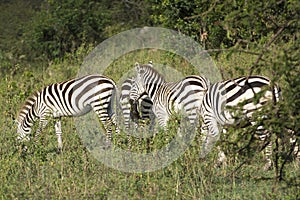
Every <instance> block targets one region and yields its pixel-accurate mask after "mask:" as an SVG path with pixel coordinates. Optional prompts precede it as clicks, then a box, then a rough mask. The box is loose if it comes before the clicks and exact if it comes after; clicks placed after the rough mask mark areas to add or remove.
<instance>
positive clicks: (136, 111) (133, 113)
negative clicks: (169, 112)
mask: <svg viewBox="0 0 300 200" xmlns="http://www.w3.org/2000/svg"><path fill="white" fill-rule="evenodd" d="M133 82H134V80H133V78H128V79H126V80H125V81H124V82H123V84H122V87H121V97H120V104H121V111H122V116H123V119H124V127H125V129H127V130H128V129H129V128H130V123H131V122H132V121H133V122H134V126H135V128H138V126H139V124H138V122H139V121H140V120H150V121H151V123H153V121H154V118H155V116H154V113H153V112H152V106H153V102H152V101H151V99H150V97H149V96H148V94H147V93H146V92H144V93H142V94H141V95H140V96H139V97H138V104H132V103H131V102H130V98H129V94H130V90H131V87H132V85H133Z"/></svg>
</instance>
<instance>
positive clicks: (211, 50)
mask: <svg viewBox="0 0 300 200" xmlns="http://www.w3.org/2000/svg"><path fill="white" fill-rule="evenodd" d="M222 51H236V52H242V53H247V54H252V55H257V56H258V55H260V54H259V53H256V52H253V51H247V50H243V49H207V50H204V52H205V53H209V52H222Z"/></svg>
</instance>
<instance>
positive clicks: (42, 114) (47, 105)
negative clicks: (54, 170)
mask: <svg viewBox="0 0 300 200" xmlns="http://www.w3.org/2000/svg"><path fill="white" fill-rule="evenodd" d="M135 68H136V76H135V77H133V78H129V79H127V80H125V81H124V82H123V84H122V87H121V95H120V98H119V97H118V95H119V94H118V89H117V86H116V84H115V82H114V81H113V80H112V79H110V78H108V77H105V76H102V75H87V76H83V77H80V78H77V79H71V80H68V81H65V82H61V83H54V84H51V85H48V86H46V87H45V88H43V89H42V90H41V91H38V92H36V93H34V94H33V95H32V96H31V97H29V98H28V99H27V100H26V101H25V103H24V105H23V107H22V108H21V110H20V112H19V115H18V118H17V122H18V129H17V133H18V140H29V139H30V137H29V135H30V133H31V128H32V126H33V124H34V122H35V121H36V120H39V126H38V129H37V131H36V134H35V137H37V136H38V135H39V134H40V133H41V131H42V130H43V129H44V128H45V127H46V125H47V122H48V118H49V117H53V118H56V122H55V132H56V135H57V139H58V148H59V149H61V148H62V139H61V134H62V130H61V122H60V118H61V117H64V116H71V117H75V116H81V115H84V114H86V113H88V112H89V111H91V110H93V111H94V112H95V113H96V114H97V116H98V118H99V120H100V122H101V123H102V124H103V126H104V128H105V130H106V146H107V147H109V146H110V145H111V135H112V132H113V129H115V132H116V133H119V132H120V130H119V125H118V122H117V121H118V120H116V114H118V113H115V112H114V109H113V108H114V101H117V103H116V104H117V106H120V107H121V111H122V113H121V115H122V116H123V119H124V120H123V121H124V127H125V129H127V130H128V129H130V124H131V122H133V123H134V127H135V128H137V127H139V119H149V120H150V121H151V123H152V122H154V121H156V120H157V122H158V124H159V126H161V127H163V128H164V129H165V130H166V129H167V123H168V121H169V118H170V116H171V115H172V114H174V113H178V112H183V113H184V114H185V115H186V116H187V118H188V121H189V123H190V125H191V126H193V125H195V124H196V123H195V122H196V120H199V118H198V117H201V118H202V121H203V122H202V124H201V138H203V141H202V148H201V155H200V156H201V157H205V156H206V155H207V153H209V151H210V149H211V147H212V146H213V144H214V143H215V142H216V141H217V140H218V138H219V137H220V127H222V126H224V125H230V124H235V123H238V122H239V120H240V119H241V118H247V119H251V116H252V114H253V113H254V111H257V110H259V109H261V108H262V106H264V105H266V104H267V102H271V101H273V102H275V103H276V102H277V101H278V100H279V99H280V88H279V87H278V86H277V85H271V82H270V80H269V79H268V78H266V77H263V76H246V77H240V78H237V79H233V80H227V81H223V82H217V83H214V84H211V83H210V82H209V80H208V79H207V78H205V77H204V76H199V75H190V76H187V77H184V78H183V79H182V80H180V81H177V82H167V81H166V80H165V78H164V77H163V75H161V74H160V73H159V72H158V71H156V70H155V69H154V68H153V65H152V62H149V63H148V64H144V65H140V64H138V63H136V64H135ZM240 105H241V106H240ZM229 107H230V108H237V107H239V108H241V109H239V111H240V112H239V117H237V116H236V114H235V112H234V111H233V110H231V109H227V108H229ZM241 116H242V117H241ZM250 122H251V124H255V121H253V122H252V121H251V120H250ZM257 132H258V133H259V136H260V138H261V139H262V140H264V139H265V138H266V137H268V133H267V132H266V131H264V130H263V127H260V128H258V130H257ZM128 138H129V141H128V145H130V135H128ZM271 150H272V144H271V143H269V145H268V146H267V148H266V160H267V165H268V167H270V166H271V158H270V156H271V152H272V151H271ZM297 151H298V149H297ZM298 157H300V153H299V152H298Z"/></svg>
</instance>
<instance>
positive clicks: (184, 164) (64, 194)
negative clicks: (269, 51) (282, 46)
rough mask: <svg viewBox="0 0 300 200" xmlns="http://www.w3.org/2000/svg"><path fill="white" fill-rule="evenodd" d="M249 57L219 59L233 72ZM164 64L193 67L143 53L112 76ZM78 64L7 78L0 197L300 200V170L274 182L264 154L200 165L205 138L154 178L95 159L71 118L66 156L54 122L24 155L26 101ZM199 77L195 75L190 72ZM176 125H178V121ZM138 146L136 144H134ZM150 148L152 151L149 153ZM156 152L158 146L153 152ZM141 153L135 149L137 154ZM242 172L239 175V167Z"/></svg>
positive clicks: (115, 67)
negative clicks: (20, 126)
mask: <svg viewBox="0 0 300 200" xmlns="http://www.w3.org/2000/svg"><path fill="white" fill-rule="evenodd" d="M237 59H240V62H238V63H240V65H242V66H241V68H243V67H245V68H246V67H247V66H245V61H244V57H243V56H236V57H235V58H234V59H233V60H234V61H233V60H231V61H230V60H229V61H228V60H226V59H225V58H224V57H220V58H219V59H218V60H216V63H217V64H222V63H223V66H225V67H224V68H226V70H225V71H227V72H228V75H226V76H231V75H232V76H236V75H238V72H232V74H230V73H229V70H227V69H232V68H231V66H233V65H236V63H234V62H237ZM149 60H152V61H153V62H154V63H164V64H168V65H169V66H171V67H177V68H176V69H178V70H182V73H183V74H185V75H187V74H189V69H190V65H189V64H188V63H187V62H186V61H184V60H183V59H182V58H178V57H176V56H170V55H166V54H162V53H161V52H157V53H155V52H151V53H149V52H138V53H137V54H128V55H126V56H124V57H122V58H120V59H118V60H116V61H115V62H114V63H113V64H112V65H111V67H110V68H108V69H107V71H106V72H105V74H107V75H109V76H110V77H112V78H113V79H114V80H115V81H118V80H119V78H120V77H121V74H124V73H126V72H127V70H128V69H129V68H131V67H133V64H134V63H135V62H136V61H138V62H140V63H146V62H148V61H149ZM78 69H79V64H73V65H68V62H59V63H56V64H53V65H51V66H50V67H48V68H47V69H45V70H38V69H37V70H36V71H29V70H24V71H22V70H20V71H22V73H17V74H6V75H5V76H3V77H1V85H0V94H1V98H0V108H1V118H0V124H1V127H2V134H1V137H0V143H1V145H0V154H1V160H0V180H1V183H0V198H1V199H65V198H67V199H89V198H96V199H296V198H299V188H298V187H299V180H297V179H295V180H294V182H293V181H291V180H292V178H293V177H297V176H298V177H299V168H298V167H297V166H296V165H294V164H293V163H290V164H289V165H288V166H287V170H286V181H282V182H275V181H274V180H275V179H274V172H273V171H268V172H266V171H263V169H262V168H263V163H264V159H263V157H262V156H261V154H260V153H257V155H256V156H255V157H253V158H252V159H251V160H250V161H249V162H247V163H246V164H244V165H242V166H241V167H240V164H241V163H242V162H243V160H242V159H240V158H239V157H237V158H236V157H234V156H233V157H230V156H229V157H228V163H227V166H217V165H216V156H217V151H216V150H214V151H213V152H212V153H211V154H210V156H209V157H208V158H206V159H205V160H200V159H199V157H198V155H199V152H200V146H201V144H200V142H199V140H200V139H199V138H200V136H199V135H197V136H196V138H195V139H194V141H193V142H192V143H191V145H190V147H189V148H188V149H187V150H186V152H185V153H184V154H183V155H181V156H180V157H179V158H178V159H177V160H175V161H174V162H173V163H171V164H170V165H169V166H167V167H166V168H163V169H160V170H157V171H154V172H147V173H125V172H121V171H118V170H115V169H112V168H108V167H106V166H105V165H104V164H103V163H101V162H99V161H98V160H96V159H95V158H94V157H93V156H92V155H91V154H90V153H89V152H88V151H87V149H86V148H85V146H84V145H83V144H82V142H81V140H80V137H79V136H78V133H77V132H76V129H75V124H74V120H73V119H72V118H63V120H62V130H63V143H64V147H63V151H62V153H61V154H57V153H56V147H57V142H56V136H55V131H54V127H53V123H52V122H53V120H52V121H51V122H50V123H49V125H48V127H47V128H46V129H45V130H44V131H43V133H42V134H41V135H40V137H39V140H38V141H36V142H34V140H31V142H29V143H28V144H27V145H28V151H27V152H26V153H25V154H23V153H22V152H21V149H20V147H19V144H18V143H17V141H16V126H15V124H14V121H13V120H14V118H15V117H16V114H17V112H18V109H19V108H20V107H21V105H22V103H23V102H24V100H25V99H26V98H27V97H28V96H29V95H30V93H32V92H33V91H35V90H39V89H41V88H42V87H44V86H45V85H47V84H49V83H52V82H57V81H64V80H66V79H68V78H71V77H75V76H76V71H77V70H78ZM190 73H191V74H192V73H193V70H191V71H190ZM171 124H172V122H171ZM172 134H173V135H174V133H170V135H164V133H162V134H161V135H160V136H158V137H157V138H156V139H155V140H154V141H152V143H150V144H149V141H143V142H142V147H137V145H138V144H139V142H138V141H137V140H136V141H134V142H133V151H140V148H142V149H144V150H146V149H147V148H148V147H149V146H150V148H154V149H155V148H156V149H158V148H160V147H161V146H163V144H162V143H163V142H164V139H165V138H166V137H173V135H172ZM133 139H134V138H133ZM114 143H116V145H119V146H120V147H121V148H124V149H126V135H125V134H124V133H121V135H120V136H115V138H114ZM147 145H148V146H147ZM151 145H152V146H151ZM135 148H136V149H135ZM238 167H239V168H238ZM297 184H298V185H297Z"/></svg>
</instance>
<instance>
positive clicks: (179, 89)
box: [129, 62, 210, 130]
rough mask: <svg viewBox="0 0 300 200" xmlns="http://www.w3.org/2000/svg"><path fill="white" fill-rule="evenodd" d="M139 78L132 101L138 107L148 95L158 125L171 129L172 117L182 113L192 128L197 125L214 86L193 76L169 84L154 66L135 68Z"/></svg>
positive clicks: (133, 86)
mask: <svg viewBox="0 0 300 200" xmlns="http://www.w3.org/2000/svg"><path fill="white" fill-rule="evenodd" d="M135 68H136V71H137V75H136V77H135V79H134V83H133V85H132V87H131V90H130V94H129V96H130V99H131V100H132V101H133V102H134V103H136V102H137V99H138V98H139V96H140V95H141V94H143V93H144V92H146V93H147V94H148V96H149V97H150V99H151V101H152V102H153V106H152V111H153V113H154V114H155V116H156V118H157V121H158V124H159V125H160V126H161V127H163V128H164V129H165V130H166V129H167V122H168V120H169V117H170V116H171V115H172V114H174V113H177V112H178V111H184V112H185V114H186V115H187V117H188V119H189V122H190V124H191V125H192V126H191V127H193V125H195V123H196V119H197V117H198V113H199V109H200V106H201V104H202V99H203V96H204V94H205V93H206V91H207V89H208V86H209V85H210V82H209V80H208V79H206V78H205V77H202V76H197V75H190V76H187V77H185V78H183V79H182V80H180V81H177V82H166V80H165V78H164V77H163V76H162V75H161V74H160V73H159V72H157V71H156V70H155V69H154V68H153V65H152V62H150V63H149V64H144V65H140V64H139V63H136V64H135Z"/></svg>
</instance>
